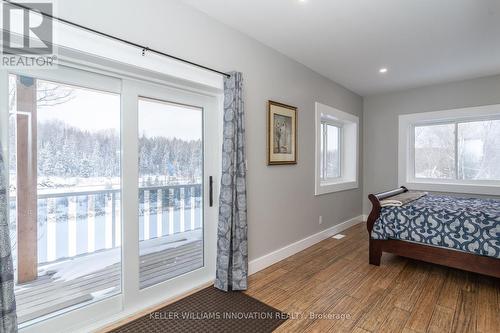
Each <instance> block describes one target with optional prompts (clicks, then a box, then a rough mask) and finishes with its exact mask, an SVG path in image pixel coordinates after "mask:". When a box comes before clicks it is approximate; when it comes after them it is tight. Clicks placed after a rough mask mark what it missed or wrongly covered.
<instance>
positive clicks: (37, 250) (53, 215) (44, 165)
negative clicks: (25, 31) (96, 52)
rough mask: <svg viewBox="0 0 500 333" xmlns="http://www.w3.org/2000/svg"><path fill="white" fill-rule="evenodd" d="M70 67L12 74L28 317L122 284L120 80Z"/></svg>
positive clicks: (19, 262)
mask: <svg viewBox="0 0 500 333" xmlns="http://www.w3.org/2000/svg"><path fill="white" fill-rule="evenodd" d="M65 73H66V74H67V73H69V72H68V71H65V70H61V71H58V72H53V73H51V75H50V79H43V78H39V77H37V76H32V75H24V74H14V73H11V74H9V76H8V82H9V84H8V89H9V90H8V91H9V99H8V101H9V133H10V136H9V142H8V144H9V148H10V149H9V151H10V156H9V184H10V188H9V197H10V200H9V207H10V211H9V213H10V226H11V235H10V236H11V243H12V250H13V251H12V253H13V260H14V269H15V278H16V284H15V295H16V301H17V315H18V321H19V323H21V324H23V323H25V322H29V321H32V320H34V319H39V318H43V317H45V316H46V315H50V314H53V313H57V312H59V311H62V310H66V309H70V308H74V307H76V306H81V305H84V304H88V303H91V302H95V301H99V300H102V299H104V298H107V297H109V296H111V295H115V294H118V293H120V292H121V274H120V272H121V249H120V247H121V231H120V226H121V223H120V210H121V209H120V206H121V200H120V193H121V178H120V170H121V167H120V94H119V92H118V91H117V89H116V88H117V87H119V83H118V82H117V80H113V79H110V78H104V77H100V76H97V75H89V74H88V73H87V74H85V75H83V76H81V77H79V78H77V77H78V76H79V75H76V76H71V77H68V76H65V75H64V74H65ZM75 73H77V72H75ZM45 76H47V75H45ZM70 78H71V79H70ZM96 119H99V121H96Z"/></svg>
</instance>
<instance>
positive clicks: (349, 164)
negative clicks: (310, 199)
mask: <svg viewBox="0 0 500 333" xmlns="http://www.w3.org/2000/svg"><path fill="white" fill-rule="evenodd" d="M315 109H316V110H315V132H316V139H315V155H316V156H315V157H316V158H315V195H322V194H327V193H332V192H339V191H345V190H350V189H356V188H358V186H359V184H358V172H359V141H360V140H359V118H358V117H357V116H355V115H352V114H350V113H347V112H344V111H340V110H338V109H335V108H333V107H330V106H328V105H324V104H321V103H318V102H316V104H315ZM323 124H327V125H332V126H335V127H337V128H339V160H340V161H339V164H340V176H339V177H329V178H324V177H322V176H323V175H322V165H324V164H322V163H326V158H325V154H326V152H327V149H328V148H327V147H326V146H325V147H324V149H323V151H322V149H321V144H322V142H323V140H324V137H325V135H324V130H323ZM325 128H326V127H325Z"/></svg>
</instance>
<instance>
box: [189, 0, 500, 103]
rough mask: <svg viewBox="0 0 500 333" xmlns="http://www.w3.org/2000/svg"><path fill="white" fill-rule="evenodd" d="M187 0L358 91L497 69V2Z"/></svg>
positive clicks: (499, 44)
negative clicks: (381, 70) (383, 71)
mask: <svg viewBox="0 0 500 333" xmlns="http://www.w3.org/2000/svg"><path fill="white" fill-rule="evenodd" d="M182 1H183V2H185V3H187V4H188V5H190V6H192V7H194V8H197V9H199V10H201V11H202V12H205V13H206V14H208V15H209V16H212V17H213V18H215V19H217V20H218V21H221V22H223V23H225V24H227V25H229V26H231V27H233V28H235V29H237V30H239V31H241V32H243V33H245V34H247V35H249V36H251V37H253V38H255V39H257V40H259V41H261V42H262V43H264V44H266V45H268V46H270V47H272V48H274V49H276V50H278V51H280V52H281V53H284V54H286V55H288V56H289V57H291V58H293V59H295V60H297V61H298V62H301V63H303V64H304V65H306V66H308V67H310V68H311V69H313V70H315V71H316V72H318V73H321V74H322V75H324V76H326V77H328V78H330V79H332V80H334V81H336V82H338V83H340V84H342V85H344V86H345V87H347V88H349V89H351V90H353V91H355V92H357V93H359V94H361V95H371V94H376V93H382V92H388V91H394V90H401V89H406V88H411V87H417V86H423V85H428V84H432V83H439V82H448V81H456V80H462V79H468V78H475V77H480V76H486V75H492V74H498V73H500V0H305V1H300V0H182ZM382 67H387V68H388V72H387V73H386V74H380V73H379V72H378V70H379V69H380V68H382Z"/></svg>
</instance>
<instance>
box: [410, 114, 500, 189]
mask: <svg viewBox="0 0 500 333" xmlns="http://www.w3.org/2000/svg"><path fill="white" fill-rule="evenodd" d="M414 154H415V178H424V179H425V178H428V179H457V180H500V167H499V165H500V119H497V120H481V121H469V122H455V123H447V124H439V125H432V124H431V125H418V126H415V141H414Z"/></svg>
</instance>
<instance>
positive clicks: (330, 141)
mask: <svg viewBox="0 0 500 333" xmlns="http://www.w3.org/2000/svg"><path fill="white" fill-rule="evenodd" d="M321 132H322V136H321V181H327V180H328V179H335V178H340V175H341V167H340V154H341V151H340V141H341V135H342V126H341V125H332V124H329V123H327V122H326V121H322V122H321Z"/></svg>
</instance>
